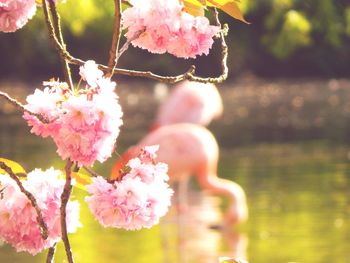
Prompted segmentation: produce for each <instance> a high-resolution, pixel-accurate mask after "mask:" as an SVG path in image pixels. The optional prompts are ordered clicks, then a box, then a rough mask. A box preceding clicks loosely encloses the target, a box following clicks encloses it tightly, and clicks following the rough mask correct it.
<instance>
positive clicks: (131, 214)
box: [85, 146, 173, 230]
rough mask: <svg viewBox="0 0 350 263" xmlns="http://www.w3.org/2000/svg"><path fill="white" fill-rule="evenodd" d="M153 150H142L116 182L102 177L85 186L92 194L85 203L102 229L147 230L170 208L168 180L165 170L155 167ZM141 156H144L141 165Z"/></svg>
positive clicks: (161, 166)
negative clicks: (143, 228)
mask: <svg viewBox="0 0 350 263" xmlns="http://www.w3.org/2000/svg"><path fill="white" fill-rule="evenodd" d="M157 148H158V146H156V147H150V148H148V149H149V150H150V152H148V149H147V148H146V149H144V150H143V151H142V153H141V154H140V156H139V157H138V158H134V159H132V160H130V161H129V162H128V164H127V167H128V170H129V172H128V173H127V174H124V175H123V176H122V178H121V179H120V180H118V181H114V182H108V181H107V180H105V179H104V178H103V177H97V178H93V182H92V184H90V185H88V186H87V191H88V192H89V193H90V194H91V195H90V196H88V197H86V199H85V200H86V202H87V203H88V205H89V208H90V210H91V212H92V214H93V215H94V216H95V217H96V219H97V220H98V221H99V222H100V223H101V224H102V225H103V226H104V227H116V228H124V229H127V230H138V229H141V228H142V227H145V228H150V227H152V226H153V225H155V224H157V223H158V222H159V218H160V217H162V216H164V215H165V214H166V212H167V211H168V209H169V206H170V204H171V202H170V200H171V196H172V194H173V191H172V190H171V189H170V188H169V185H168V184H167V180H168V179H169V177H168V175H167V171H168V167H167V165H166V164H164V163H155V162H154V159H152V160H150V162H148V161H149V160H148V159H149V158H150V157H153V156H155V149H157ZM141 155H144V156H147V158H148V159H147V162H146V163H144V162H143V161H142V159H141Z"/></svg>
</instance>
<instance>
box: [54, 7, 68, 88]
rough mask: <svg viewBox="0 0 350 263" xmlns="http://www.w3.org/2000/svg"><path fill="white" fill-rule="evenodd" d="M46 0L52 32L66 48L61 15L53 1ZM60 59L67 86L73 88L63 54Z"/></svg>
mask: <svg viewBox="0 0 350 263" xmlns="http://www.w3.org/2000/svg"><path fill="white" fill-rule="evenodd" d="M48 1H49V6H50V7H49V11H50V12H51V17H52V22H53V26H54V33H55V35H56V36H57V39H58V41H59V42H60V43H61V45H62V47H63V49H65V50H66V44H65V42H64V38H63V34H62V27H61V17H60V15H59V14H58V12H57V9H56V4H55V2H54V1H53V0H48ZM53 45H54V44H53ZM60 60H61V64H62V67H63V73H64V78H65V81H66V82H67V83H68V85H69V87H70V88H71V89H72V90H73V81H72V75H71V70H70V67H69V63H68V62H67V60H66V59H65V58H64V57H63V56H60Z"/></svg>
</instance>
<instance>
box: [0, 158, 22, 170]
mask: <svg viewBox="0 0 350 263" xmlns="http://www.w3.org/2000/svg"><path fill="white" fill-rule="evenodd" d="M0 162H3V163H5V164H6V165H7V166H8V167H10V168H11V169H12V171H13V172H14V173H15V174H25V173H26V171H25V170H24V168H23V167H22V166H21V165H20V164H19V163H17V162H15V161H12V160H9V159H5V158H0ZM5 173H6V171H4V170H3V169H1V168H0V174H5Z"/></svg>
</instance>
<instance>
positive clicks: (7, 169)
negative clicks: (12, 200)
mask: <svg viewBox="0 0 350 263" xmlns="http://www.w3.org/2000/svg"><path fill="white" fill-rule="evenodd" d="M0 168H1V169H3V170H5V172H6V173H7V174H8V175H9V176H10V177H11V178H12V180H14V181H15V182H16V184H17V185H18V187H19V189H20V190H21V192H22V193H23V194H25V196H26V197H27V198H28V200H29V201H30V202H31V204H32V206H33V207H34V209H35V211H36V214H37V217H36V220H37V221H38V224H39V229H40V234H41V237H42V238H43V239H44V240H46V239H47V238H48V230H47V225H46V223H45V221H44V218H43V216H42V213H41V210H40V208H39V206H38V203H37V201H36V199H35V197H34V196H33V194H32V193H30V192H28V191H27V190H26V189H25V188H24V186H23V184H22V182H21V181H20V180H19V179H18V177H17V176H16V174H15V173H14V172H13V171H12V169H11V167H9V166H7V165H6V163H4V162H1V161H0Z"/></svg>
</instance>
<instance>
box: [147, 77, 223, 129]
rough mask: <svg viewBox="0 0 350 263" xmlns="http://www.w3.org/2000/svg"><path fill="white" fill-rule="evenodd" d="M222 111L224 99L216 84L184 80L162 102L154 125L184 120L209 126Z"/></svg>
mask: <svg viewBox="0 0 350 263" xmlns="http://www.w3.org/2000/svg"><path fill="white" fill-rule="evenodd" d="M222 111H223V106H222V100H221V97H220V94H219V92H218V90H217V88H216V87H215V85H214V84H211V83H206V84H204V83H199V82H193V81H184V82H181V83H180V84H178V85H177V86H176V87H175V88H174V90H173V91H172V92H171V93H170V95H169V97H168V98H167V99H166V100H165V101H164V103H162V105H161V106H160V108H159V111H158V114H157V117H156V120H155V123H154V126H155V127H159V126H165V125H169V124H174V123H183V122H186V123H195V124H199V125H202V126H207V125H209V123H210V122H211V121H212V120H213V119H215V118H218V117H220V116H221V115H222Z"/></svg>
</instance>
